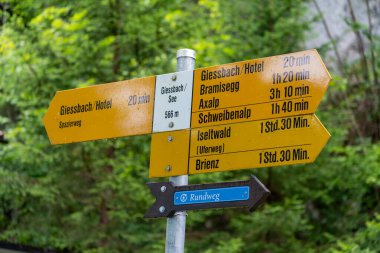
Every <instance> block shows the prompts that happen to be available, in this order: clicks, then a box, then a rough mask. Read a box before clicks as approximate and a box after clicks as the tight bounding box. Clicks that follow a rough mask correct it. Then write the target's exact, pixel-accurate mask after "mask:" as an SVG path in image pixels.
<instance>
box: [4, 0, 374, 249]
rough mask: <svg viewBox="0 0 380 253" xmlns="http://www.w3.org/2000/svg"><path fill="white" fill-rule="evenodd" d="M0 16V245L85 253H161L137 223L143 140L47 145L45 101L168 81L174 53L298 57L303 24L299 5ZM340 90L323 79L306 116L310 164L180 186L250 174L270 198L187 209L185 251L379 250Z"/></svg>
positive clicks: (157, 224)
mask: <svg viewBox="0 0 380 253" xmlns="http://www.w3.org/2000/svg"><path fill="white" fill-rule="evenodd" d="M0 16H3V17H5V19H3V20H6V22H5V23H4V24H2V26H0V29H1V34H0V71H1V72H0V129H1V130H5V135H6V138H7V140H8V141H9V143H8V144H0V158H1V162H0V240H6V241H11V242H16V243H23V244H28V245H33V246H39V247H46V248H56V249H66V250H68V251H70V252H87V253H90V252H91V253H94V252H97V253H98V252H107V253H113V252H153V253H155V252H157V253H158V252H163V251H164V247H165V241H164V240H165V238H164V237H165V225H166V221H165V220H164V219H162V220H146V219H144V218H143V214H144V212H145V211H146V210H147V209H148V207H149V206H150V205H151V204H152V202H153V197H152V196H151V195H150V193H149V190H148V189H147V187H146V186H145V183H146V182H147V181H148V167H149V152H150V147H149V142H150V137H149V136H136V137H129V138H120V139H116V140H101V141H95V142H87V143H77V144H69V145H64V146H51V145H50V143H49V141H48V139H47V136H46V132H45V130H44V127H43V124H42V118H43V116H44V114H45V112H46V110H47V108H48V106H49V103H50V101H51V99H52V98H53V96H54V94H55V92H56V91H58V90H63V89H71V88H77V87H84V86H88V85H94V84H97V83H105V82H112V81H117V80H123V79H130V78H135V77H142V76H147V75H152V74H163V73H168V72H172V71H174V70H175V52H176V50H177V49H178V48H185V47H188V48H193V49H195V50H196V51H197V54H198V58H197V65H198V66H199V67H204V66H209V65H213V64H222V63H227V62H231V61H240V60H245V59H251V58H257V57H263V56H268V55H275V54H281V53H287V52H293V51H297V50H299V49H302V43H303V40H304V38H305V33H304V31H306V30H308V29H309V27H310V21H311V20H312V19H310V20H309V17H308V12H307V9H306V6H305V3H304V1H300V0H293V1H282V0H273V1H268V2H266V3H265V4H263V1H258V0H253V1H243V0H238V1H227V0H219V1H213V0H201V1H183V0H176V1H174V0H173V1H158V0H150V1H145V0H144V1H142V0H141V1H128V0H101V1H90V0H84V1H67V0H66V1H62V0H60V1H58V0H41V1H16V0H12V1H8V4H7V8H5V10H4V8H3V9H2V11H0ZM355 29H356V28H355ZM357 29H359V30H360V29H363V28H362V27H360V26H359V27H357ZM378 48H379V47H378V46H377V49H378ZM354 67H355V66H354ZM378 68H380V66H378ZM349 84H350V80H349V76H343V77H341V76H337V75H334V81H333V83H332V84H331V86H330V89H329V91H328V99H325V100H324V102H323V104H322V105H321V107H320V112H318V113H317V115H318V116H319V117H320V118H321V121H322V122H324V124H325V125H326V127H327V128H328V129H329V130H330V132H331V133H332V138H331V140H330V141H329V144H328V146H327V147H326V148H325V149H324V151H322V153H321V154H320V156H319V157H318V159H317V161H316V162H315V163H313V164H311V165H307V166H306V165H299V166H291V167H290V166H289V167H282V168H263V169H256V170H254V171H253V170H246V171H233V172H224V173H209V174H203V175H197V176H191V177H190V183H192V184H195V183H209V182H222V181H232V180H240V179H246V178H247V177H248V176H249V175H250V174H251V173H255V174H256V175H257V176H258V177H259V178H260V180H262V181H263V183H264V184H265V185H266V186H267V187H268V188H269V189H270V190H271V192H272V194H271V196H270V197H269V199H268V201H267V204H266V205H265V206H264V207H262V208H259V210H257V211H256V212H254V213H252V214H248V213H247V212H246V211H244V210H242V209H229V210H205V211H200V212H191V213H189V216H188V222H187V230H186V235H187V239H186V248H187V251H188V252H204V253H214V252H236V253H237V252H239V253H245V252H272V253H282V252H284V253H285V252H303V253H304V252H333V253H346V252H355V253H357V252H368V253H372V252H379V244H380V243H379V240H378V238H380V235H379V221H380V218H379V217H378V216H376V215H375V213H379V212H380V210H379V209H380V205H379V203H380V166H379V165H380V144H379V143H377V142H372V143H371V141H368V140H367V139H366V138H363V140H358V139H357V138H353V139H352V141H351V140H350V142H349V143H351V145H345V144H347V143H348V142H347V138H349V137H350V136H352V135H350V133H351V131H352V129H355V124H354V123H355V121H353V120H352V119H353V118H352V115H353V114H352V110H351V109H352V107H353V104H354V102H355V101H360V100H362V99H363V96H364V95H365V94H366V91H367V90H366V89H364V90H361V89H354V90H353V89H352V87H350V86H349ZM351 93H352V95H351ZM342 94H346V95H347V94H349V95H350V96H344V97H343V98H344V99H341V98H342ZM364 100H365V97H364ZM347 108H349V109H347ZM336 115H339V117H337V116H336ZM359 123H360V122H359ZM347 136H349V137H347ZM357 143H360V145H354V144H357ZM165 180H166V179H165Z"/></svg>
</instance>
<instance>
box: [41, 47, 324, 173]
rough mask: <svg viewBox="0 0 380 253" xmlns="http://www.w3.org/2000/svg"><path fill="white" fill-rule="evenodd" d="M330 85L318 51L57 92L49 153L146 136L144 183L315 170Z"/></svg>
mask: <svg viewBox="0 0 380 253" xmlns="http://www.w3.org/2000/svg"><path fill="white" fill-rule="evenodd" d="M330 81H331V77H330V75H329V73H328V71H327V69H326V67H325V65H324V64H323V62H322V60H321V58H320V56H319V54H318V52H317V51H316V50H308V51H303V52H296V53H291V54H286V55H278V56H273V57H267V58H261V59H255V60H248V61H242V62H236V63H230V64H225V65H220V66H214V67H208V68H201V69H196V70H194V71H182V72H177V73H169V74H164V75H159V76H152V77H146V78H140V79H133V80H129V81H121V82H115V83H110V84H103V85H96V86H90V87H86V88H81V89H73V90H66V91H60V92H57V93H56V95H55V97H54V99H53V101H52V103H51V104H50V107H49V109H48V111H47V113H46V115H45V117H44V124H45V127H46V130H47V133H48V136H49V139H50V142H51V143H52V144H64V143H71V142H80V141H89V140H97V139H104V138H116V137H123V136H129V135H139V134H151V133H153V136H152V144H151V161H150V170H149V176H150V177H165V176H176V175H184V174H198V173H206V172H216V171H226V170H237V169H243V168H253V167H267V166H277V165H286V164H297V163H309V162H312V161H314V160H315V158H316V157H317V155H318V154H319V152H320V151H321V149H322V148H323V146H324V145H325V144H326V142H327V140H328V139H329V137H330V134H329V133H328V132H327V130H326V129H325V128H324V127H323V125H322V124H321V123H320V121H319V120H318V118H317V117H316V116H315V115H313V113H314V112H315V111H316V109H317V107H318V104H319V103H320V101H321V99H322V96H323V94H324V93H325V91H326V89H327V87H328V84H329V82H330Z"/></svg>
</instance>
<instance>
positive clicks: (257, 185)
mask: <svg viewBox="0 0 380 253" xmlns="http://www.w3.org/2000/svg"><path fill="white" fill-rule="evenodd" d="M250 185H251V192H252V196H251V198H252V204H251V205H250V206H249V211H250V212H253V211H254V210H255V209H256V208H257V207H258V206H260V205H261V204H262V203H264V201H265V199H266V198H267V197H268V196H269V195H270V191H269V190H268V189H267V188H266V187H265V185H264V184H263V183H261V182H260V180H259V179H258V178H257V177H255V176H254V175H251V179H250Z"/></svg>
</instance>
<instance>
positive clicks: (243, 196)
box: [174, 186, 249, 206]
mask: <svg viewBox="0 0 380 253" xmlns="http://www.w3.org/2000/svg"><path fill="white" fill-rule="evenodd" d="M248 199H249V186H238V187H228V188H214V189H205V190H195V191H178V192H175V193H174V205H175V206H178V205H190V204H203V203H215V202H227V201H241V200H248Z"/></svg>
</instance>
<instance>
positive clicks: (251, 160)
mask: <svg viewBox="0 0 380 253" xmlns="http://www.w3.org/2000/svg"><path fill="white" fill-rule="evenodd" d="M180 132H181V131H179V132H178V131H177V132H173V133H176V134H177V135H179V136H178V137H181V138H179V140H178V141H177V144H173V143H171V142H168V141H167V138H168V137H169V136H171V135H170V133H165V135H163V133H160V134H159V136H161V135H162V137H161V138H160V139H158V137H155V136H153V137H154V138H153V139H155V140H154V141H152V145H151V157H152V158H151V163H150V174H149V175H150V177H164V176H168V175H169V176H173V175H183V174H200V173H208V172H219V171H229V170H239V169H246V168H258V167H271V166H279V165H290V164H299V163H311V162H313V161H314V160H315V159H316V157H317V156H318V154H319V153H320V151H321V150H322V148H323V147H324V146H325V145H326V142H327V141H328V139H329V138H330V134H329V132H328V131H327V130H326V129H325V127H324V126H323V125H322V123H321V122H320V121H319V119H318V118H317V117H316V116H315V115H311V114H309V115H300V116H291V117H283V118H277V119H269V120H258V121H250V122H241V123H233V124H226V125H221V126H213V127H202V128H196V129H192V130H191V133H190V140H189V141H187V142H186V141H185V139H184V138H186V135H187V134H186V133H185V132H184V133H180ZM156 135H157V134H156ZM178 137H177V138H178ZM158 140H160V141H158ZM172 140H173V139H172ZM189 146H190V150H189V153H188V156H185V155H184V154H183V153H186V152H188V149H187V147H189ZM170 149H172V150H175V151H173V152H174V153H173V152H171V153H170V154H167V152H166V151H165V150H170ZM178 150H182V151H183V153H182V155H178V154H177V155H174V154H175V152H177V153H179V151H178ZM171 154H172V155H171ZM158 157H160V159H158ZM153 158H154V159H153ZM179 164H180V165H182V166H180V167H178V166H177V165H179ZM184 167H185V168H188V172H187V173H184V171H183V170H184ZM165 168H168V169H170V170H168V171H165Z"/></svg>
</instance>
